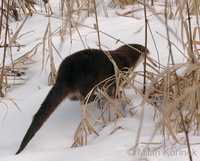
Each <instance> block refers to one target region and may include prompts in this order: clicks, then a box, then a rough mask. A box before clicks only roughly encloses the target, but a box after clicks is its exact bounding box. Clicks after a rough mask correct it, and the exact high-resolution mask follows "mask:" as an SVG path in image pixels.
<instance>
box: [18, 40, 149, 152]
mask: <svg viewBox="0 0 200 161" xmlns="http://www.w3.org/2000/svg"><path fill="white" fill-rule="evenodd" d="M130 46H132V47H134V48H136V49H137V50H139V51H141V52H143V53H144V52H145V47H144V46H142V45H139V44H130ZM146 51H147V53H148V50H146ZM109 53H110V54H111V56H112V57H113V59H114V61H115V62H116V64H117V66H118V68H119V69H122V68H124V67H128V68H130V67H133V68H134V67H135V66H136V64H137V63H138V61H139V59H140V58H141V53H140V52H138V51H136V50H134V49H132V48H130V47H128V46H126V45H123V46H121V47H120V48H118V49H116V50H113V51H109ZM112 75H114V68H113V64H112V63H111V61H110V60H109V59H108V57H107V55H106V54H105V53H104V52H103V51H101V50H97V49H86V50H82V51H79V52H76V53H74V54H72V55H70V56H68V57H67V58H65V60H63V62H62V63H61V65H60V68H59V70H58V76H57V80H56V83H55V85H54V86H53V87H52V89H51V90H50V92H49V93H48V95H47V97H46V98H45V100H44V102H43V103H42V105H41V107H40V108H39V110H38V111H37V113H36V114H35V115H34V118H33V121H32V123H31V125H30V127H29V129H28V131H27V133H26V135H25V136H24V138H23V140H22V143H21V145H20V148H19V150H18V151H17V153H16V154H19V153H20V152H21V151H22V150H23V149H24V148H25V147H26V145H27V144H28V143H29V141H30V140H31V139H32V138H33V136H34V135H35V133H36V132H37V131H38V130H39V129H40V128H41V126H42V125H43V124H44V122H45V121H46V120H47V119H48V118H49V116H50V115H51V114H52V113H53V111H54V110H55V109H56V107H57V106H58V105H59V104H60V103H61V102H62V101H63V100H64V99H65V98H66V97H68V98H70V99H71V100H83V99H84V98H85V97H86V95H87V94H88V93H89V92H90V90H91V89H92V88H93V87H94V86H95V85H97V84H98V83H100V82H101V81H103V80H104V79H106V78H108V77H110V76H112ZM112 88H115V87H112ZM111 90H112V89H111ZM111 94H112V92H110V94H109V95H111ZM91 98H92V97H91ZM90 101H92V99H91V100H90Z"/></svg>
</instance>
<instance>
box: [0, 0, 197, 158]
mask: <svg viewBox="0 0 200 161" xmlns="http://www.w3.org/2000/svg"><path fill="white" fill-rule="evenodd" d="M51 4H52V5H51V6H52V9H53V11H54V14H56V15H57V16H58V15H59V10H58V8H59V7H58V2H57V0H51ZM159 4H161V5H160V6H159ZM156 5H157V6H156V7H155V8H154V9H155V11H154V12H158V13H160V12H164V9H163V6H162V3H156ZM135 7H136V8H142V5H136V6H135ZM131 8H132V6H127V7H126V9H124V10H122V9H120V8H119V7H116V8H109V7H108V8H107V11H108V17H106V16H105V15H104V12H103V9H102V7H101V5H98V21H99V29H100V30H101V31H103V32H105V33H107V34H109V35H111V36H113V37H115V38H116V39H119V40H121V41H123V42H125V43H139V44H143V45H144V41H145V38H144V36H145V34H144V33H145V31H144V13H143V10H141V11H138V12H136V13H134V14H133V17H132V18H131V17H122V16H118V15H117V14H116V11H118V12H119V13H125V12H126V11H129V10H130V9H131ZM38 10H40V7H38ZM43 13H44V12H43ZM152 14H153V12H152V11H150V10H149V11H148V22H149V24H150V26H151V30H152V33H153V35H154V39H155V41H156V45H157V48H158V52H159V54H160V61H161V62H162V64H163V65H166V64H167V59H166V58H167V57H168V55H167V53H168V48H167V47H168V46H167V41H166V39H164V38H163V37H161V36H160V35H159V34H157V33H156V32H158V33H160V34H162V35H164V36H165V37H166V28H165V26H164V24H163V23H161V22H160V20H159V19H158V18H157V16H155V15H152ZM159 17H160V18H161V19H162V20H164V17H163V15H159ZM50 21H51V30H52V32H53V31H55V30H56V29H58V28H59V27H60V26H61V25H62V24H61V23H62V22H61V21H60V20H58V19H56V18H50ZM21 23H22V21H20V22H10V24H9V25H10V28H12V30H13V31H16V30H17V27H19V25H20V24H21ZM47 23H48V18H47V17H46V16H44V15H42V14H33V16H32V17H30V18H29V19H28V20H27V22H26V23H25V25H24V26H23V29H22V30H21V32H20V34H24V33H26V34H25V35H23V36H22V37H21V38H20V39H18V40H17V42H18V43H19V44H20V45H25V46H24V47H21V48H20V50H19V51H17V49H16V48H13V50H12V59H14V60H15V59H16V58H18V57H20V56H21V55H23V54H24V53H26V52H28V51H30V50H31V49H32V48H33V47H34V46H35V45H37V44H38V43H41V42H42V38H43V36H44V33H45V30H46V26H47ZM168 23H169V26H171V28H172V30H173V31H175V33H176V35H174V34H172V33H171V35H170V38H171V41H172V42H175V43H176V45H177V46H178V47H180V48H181V43H180V42H179V39H180V35H179V34H180V23H179V22H178V18H174V19H169V20H168ZM93 24H95V18H94V16H91V17H87V18H86V19H85V20H84V25H87V26H90V27H93ZM192 25H193V27H195V26H196V24H195V18H193V19H192ZM175 28H176V30H175ZM78 29H79V32H80V34H81V35H82V38H83V40H84V41H85V40H86V41H87V45H88V46H89V47H91V48H98V47H97V46H96V42H98V39H97V34H96V32H94V30H92V29H90V28H87V27H84V26H78ZM148 33H150V32H148ZM100 38H101V44H102V47H103V48H104V49H105V50H108V49H115V48H117V47H119V46H121V45H122V44H121V43H116V40H114V39H112V38H111V37H109V36H107V35H105V34H101V35H100ZM52 39H53V43H54V45H55V46H56V47H57V48H58V50H59V53H60V54H61V56H62V57H63V58H64V57H66V56H68V55H69V54H71V53H73V52H75V51H79V50H82V49H84V46H83V45H82V42H81V40H80V38H79V35H78V33H77V31H76V30H74V31H73V34H72V39H73V40H72V44H70V38H69V35H66V37H65V41H64V42H62V41H61V40H60V36H59V34H55V35H53V37H52ZM71 45H72V46H71ZM148 49H149V50H150V57H152V58H154V59H155V60H157V59H158V58H157V53H156V49H155V46H154V44H153V39H152V37H151V35H150V34H148ZM173 51H174V53H176V50H175V49H173ZM46 53H48V51H46ZM54 53H55V51H54ZM1 56H2V55H0V57H1ZM42 56H43V55H42V47H39V49H38V51H37V53H36V55H35V56H34V57H33V59H34V61H35V63H32V64H30V65H27V67H28V69H27V71H26V73H25V76H26V78H27V81H26V83H25V84H24V85H21V86H18V87H15V88H11V90H10V91H9V93H8V94H7V95H6V97H5V98H3V99H1V100H0V101H2V102H0V122H1V125H0V161H66V160H67V161H77V160H80V161H116V160H118V161H123V160H124V161H129V160H130V161H132V160H140V159H144V160H145V159H146V160H149V161H165V160H173V161H187V160H189V158H188V153H187V147H186V145H184V144H177V143H176V142H174V141H173V140H171V141H170V142H168V143H166V145H165V149H164V148H163V147H162V148H160V149H158V150H156V151H154V152H153V151H150V150H149V149H145V146H146V144H141V145H140V146H139V149H138V150H137V152H136V155H135V156H133V151H132V150H130V148H132V147H133V146H134V145H135V141H136V138H137V132H138V129H139V125H140V114H141V112H140V111H138V112H137V113H136V115H135V116H134V117H131V116H130V114H129V113H128V112H124V113H125V116H126V117H125V118H120V119H119V120H118V121H117V123H116V124H115V123H111V124H109V125H108V126H106V127H104V128H103V129H101V130H100V131H98V133H99V136H98V137H91V138H89V144H88V145H86V146H83V147H79V148H71V145H72V144H73V141H74V140H73V137H74V133H75V131H76V128H77V126H78V124H79V122H80V120H81V105H80V103H79V102H72V101H70V100H68V99H66V100H65V101H63V102H62V104H61V105H59V107H58V108H57V110H56V111H55V112H54V113H53V115H52V116H51V117H50V118H49V119H48V121H47V122H46V123H45V124H44V126H43V127H42V128H41V129H40V130H39V132H38V133H37V134H36V135H35V137H34V138H33V139H32V140H31V142H30V143H29V144H28V146H27V147H26V148H25V150H24V151H23V152H22V153H20V154H19V155H15V153H16V151H17V150H18V148H19V145H20V143H21V141H22V138H23V136H24V134H25V132H26V131H27V128H28V127H29V125H30V122H31V120H32V117H33V115H34V114H35V113H36V111H37V110H38V108H39V107H40V105H41V103H42V101H43V100H44V98H45V97H46V95H47V93H48V91H49V90H50V88H51V87H50V86H48V85H47V82H48V72H49V71H50V69H49V65H48V63H49V62H47V65H46V66H45V70H44V71H42V73H41V69H42ZM46 57H47V56H46ZM174 57H175V63H180V62H183V61H185V60H184V59H183V58H181V57H180V54H177V55H176V54H175V55H174ZM7 59H8V60H7V64H9V61H10V60H9V58H7ZM54 59H55V66H56V68H58V66H59V64H60V62H61V61H62V59H61V58H60V57H59V55H58V54H56V53H55V54H54ZM45 63H46V62H45ZM136 70H143V66H142V65H139V66H138V67H137V69H136ZM127 96H128V97H129V98H130V99H131V103H132V106H134V105H135V106H136V105H138V104H139V103H140V102H141V100H142V99H141V98H140V96H138V95H136V94H135V93H134V92H132V91H130V90H128V89H127ZM8 99H13V100H14V101H15V102H16V103H17V105H18V107H19V108H20V110H21V112H20V111H19V110H18V108H17V107H16V106H15V105H14V104H13V103H12V102H11V101H10V100H8ZM3 102H4V103H6V104H7V106H6V105H5V104H4V103H3ZM127 108H128V107H127ZM127 111H128V110H127ZM153 115H154V109H153V107H152V106H151V105H147V106H146V107H145V116H144V122H143V126H142V132H141V135H140V140H139V143H148V141H149V139H150V138H151V136H152V133H153V132H154V129H155V128H156V122H154V121H153ZM117 127H122V128H121V129H118V130H117V131H116V132H114V133H113V134H111V135H110V133H111V132H112V131H113V130H114V129H115V128H117ZM189 136H190V142H191V144H192V143H200V138H199V137H198V136H193V134H192V133H191V134H189ZM178 138H182V139H181V140H180V142H184V141H185V136H184V134H183V133H181V134H179V136H178ZM152 142H153V143H158V144H155V145H153V146H154V147H159V146H160V145H161V144H162V143H163V138H162V135H160V133H159V131H158V132H157V133H156V135H155V137H154V139H153V140H152ZM191 150H192V156H193V160H194V161H198V160H199V159H198V158H199V157H200V148H199V145H198V144H197V145H193V146H191Z"/></svg>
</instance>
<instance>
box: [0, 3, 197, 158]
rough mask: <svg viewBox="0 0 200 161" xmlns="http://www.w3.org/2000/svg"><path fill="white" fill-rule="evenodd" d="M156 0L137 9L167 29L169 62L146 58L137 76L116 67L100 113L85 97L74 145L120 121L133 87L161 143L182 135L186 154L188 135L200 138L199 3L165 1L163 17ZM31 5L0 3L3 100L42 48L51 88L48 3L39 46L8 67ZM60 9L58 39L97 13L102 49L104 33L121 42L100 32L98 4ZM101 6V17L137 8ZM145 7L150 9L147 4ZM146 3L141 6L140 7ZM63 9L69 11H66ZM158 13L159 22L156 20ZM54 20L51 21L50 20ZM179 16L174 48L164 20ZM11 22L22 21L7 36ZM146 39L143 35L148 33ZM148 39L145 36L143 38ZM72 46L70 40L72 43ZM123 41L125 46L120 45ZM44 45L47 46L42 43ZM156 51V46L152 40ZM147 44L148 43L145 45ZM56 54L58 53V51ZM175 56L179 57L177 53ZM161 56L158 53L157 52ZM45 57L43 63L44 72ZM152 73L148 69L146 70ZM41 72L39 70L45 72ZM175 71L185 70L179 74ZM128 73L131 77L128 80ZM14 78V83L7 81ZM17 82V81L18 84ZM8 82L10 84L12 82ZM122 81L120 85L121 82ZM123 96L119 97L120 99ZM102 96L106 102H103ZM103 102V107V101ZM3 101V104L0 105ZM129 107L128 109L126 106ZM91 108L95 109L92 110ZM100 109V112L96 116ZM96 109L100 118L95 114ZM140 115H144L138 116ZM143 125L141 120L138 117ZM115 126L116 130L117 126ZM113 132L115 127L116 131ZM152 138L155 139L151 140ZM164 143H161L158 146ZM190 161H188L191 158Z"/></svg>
mask: <svg viewBox="0 0 200 161" xmlns="http://www.w3.org/2000/svg"><path fill="white" fill-rule="evenodd" d="M157 1H159V0H154V1H153V0H152V1H150V2H148V1H147V2H145V3H144V4H141V3H140V5H141V9H143V10H144V11H146V10H147V9H148V10H152V15H154V16H157V17H158V18H159V19H160V22H161V23H164V24H165V25H166V31H167V34H168V35H167V36H166V37H164V36H163V35H161V34H160V33H157V34H159V35H160V36H162V37H163V38H164V39H166V40H167V41H168V49H169V53H168V58H167V59H168V60H169V61H168V64H167V66H163V65H162V64H160V62H159V61H156V60H152V59H150V58H146V59H145V64H144V66H145V68H144V69H145V70H144V71H140V72H133V71H132V70H130V71H129V72H121V71H119V70H117V69H116V71H117V72H116V75H115V76H113V77H111V78H109V79H107V80H105V81H104V82H102V83H103V84H104V85H102V87H101V88H97V89H98V92H99V95H98V97H97V98H96V102H97V104H98V106H99V109H96V110H95V108H96V106H97V104H89V105H88V104H87V100H88V99H89V97H90V93H89V94H88V96H87V97H86V98H85V102H84V103H86V104H83V105H82V121H81V122H80V124H79V126H78V128H77V131H76V133H75V137H74V139H75V142H74V144H73V147H76V146H82V145H85V144H87V136H88V135H90V134H92V133H94V134H96V135H97V136H98V131H96V130H95V127H94V125H96V124H99V126H101V127H102V128H103V127H105V126H106V125H107V124H108V123H110V122H115V123H116V122H117V119H118V118H120V117H123V110H124V108H125V106H126V105H127V104H129V105H130V101H129V99H128V98H127V97H126V95H125V92H124V88H126V87H128V86H129V88H132V90H133V91H134V92H135V93H136V94H139V95H141V97H142V98H143V100H142V102H141V104H140V105H139V106H140V107H141V108H143V106H145V104H146V103H147V104H151V105H153V106H154V109H155V117H154V119H155V120H156V123H157V125H158V128H157V129H156V130H160V132H161V134H162V135H163V137H164V141H167V140H168V139H169V138H171V137H172V138H173V139H174V140H175V141H176V142H177V143H179V138H178V137H177V134H178V133H185V138H186V142H185V144H186V145H187V146H188V150H189V151H190V143H189V136H188V133H189V132H191V131H192V132H193V133H194V134H195V135H200V109H199V104H200V60H199V59H200V53H199V50H200V46H199V45H200V26H199V16H200V12H199V6H200V1H198V0H189V1H187V0H177V1H175V3H174V2H172V1H167V0H166V1H165V3H163V6H164V8H165V11H163V13H156V12H155V10H154V8H151V7H150V6H152V5H153V4H154V3H156V2H157ZM34 2H35V1H23V0H16V1H14V0H13V1H12V0H2V1H1V8H0V9H1V17H0V18H1V21H0V22H1V29H0V38H1V44H0V47H1V48H3V49H4V50H3V60H2V61H1V64H0V65H1V67H0V72H1V74H0V97H3V96H4V95H5V93H7V92H6V91H7V90H8V89H9V88H10V87H11V86H16V85H23V83H25V78H24V77H23V76H24V73H25V71H26V70H27V68H28V66H24V64H26V62H27V61H28V62H32V63H34V59H32V57H33V56H34V55H35V54H37V49H38V47H40V46H42V48H43V55H44V56H45V55H46V49H48V50H47V51H48V53H47V55H48V56H46V57H48V58H49V61H50V66H51V72H50V73H49V85H52V84H53V83H54V81H55V77H56V69H55V65H54V56H53V55H54V54H55V52H54V51H57V49H56V47H55V46H54V43H53V42H52V35H53V34H54V33H53V31H51V25H50V24H51V16H54V15H53V14H52V10H51V6H50V4H49V3H48V1H43V3H44V4H45V6H46V14H47V15H48V18H49V24H48V26H47V28H46V32H45V33H44V36H43V40H41V43H39V44H37V45H36V46H35V47H34V48H33V49H31V50H30V51H28V52H27V53H25V54H24V55H23V56H21V57H20V58H18V59H17V60H13V62H12V64H11V65H7V64H6V55H7V54H8V53H10V52H11V51H12V48H13V47H20V45H19V44H17V41H16V38H17V37H18V36H19V32H20V30H21V28H22V27H23V24H24V23H26V20H27V18H28V17H29V16H30V15H32V14H34V12H37V11H36V9H35V7H34ZM59 3H60V6H61V7H60V10H61V13H62V14H61V15H62V18H60V17H58V19H62V21H63V25H62V26H61V27H60V29H59V31H56V32H57V33H59V34H60V36H61V39H64V36H65V35H66V34H68V35H69V36H70V37H71V35H72V31H77V32H79V31H78V28H77V25H82V26H83V27H88V26H84V25H83V24H80V21H78V20H82V21H84V18H85V14H83V13H86V15H87V16H90V15H92V14H94V15H95V18H96V24H95V25H94V28H93V30H94V31H96V34H97V36H98V42H97V45H98V46H99V47H100V48H101V39H100V36H99V33H101V34H105V35H107V36H109V37H111V38H113V40H115V41H119V38H114V37H112V36H111V35H109V34H107V33H104V32H103V31H100V30H99V28H98V15H97V12H96V1H95V0H94V1H87V0H85V1H84V0H78V1H73V2H71V1H69V0H60V1H59ZM101 4H102V6H103V11H102V12H104V14H105V16H108V14H107V9H106V8H107V7H116V6H118V5H119V6H120V7H121V8H125V7H126V5H135V4H138V1H135V0H132V1H127V0H124V1H123V0H120V1H119V0H111V1H110V3H109V4H108V5H106V4H105V2H104V1H101ZM147 4H148V5H147ZM144 5H145V7H143V6H144ZM66 11H67V12H66ZM138 11H139V10H134V8H133V10H130V11H129V12H125V13H124V14H119V13H117V14H118V15H119V16H125V17H133V18H134V16H133V13H135V12H138ZM73 15H77V16H76V18H74V17H73ZM160 15H162V19H161V18H160ZM191 16H193V18H195V19H196V24H197V25H196V27H192V25H191ZM54 18H55V17H54ZM173 18H178V19H179V21H180V24H181V35H180V36H179V39H180V40H181V42H182V49H180V48H179V47H177V46H176V45H175V42H172V41H171V40H170V36H169V33H170V34H174V35H175V34H176V31H173V30H172V29H171V28H169V27H168V20H170V19H173ZM13 20H16V21H17V20H21V21H23V22H24V23H23V24H22V26H21V27H19V29H18V30H17V32H16V33H14V34H11V33H10V32H11V30H9V25H8V24H9V22H10V21H13ZM145 23H146V32H151V27H150V25H149V23H148V17H146V18H145V22H144V24H145ZM146 35H147V34H146ZM145 39H147V37H146V38H145ZM80 40H81V41H82V43H83V45H84V46H85V47H86V46H87V44H85V43H84V41H83V40H82V37H81V36H80ZM71 43H72V42H71ZM121 43H123V42H121ZM46 44H48V45H46ZM154 44H155V47H156V42H154ZM146 45H147V46H148V44H146ZM172 47H174V48H176V49H177V51H179V53H178V54H180V55H183V56H184V57H185V59H186V60H185V62H184V63H182V64H175V63H174V57H173V55H174V52H173V51H172ZM56 54H59V53H57V52H56ZM176 54H177V53H176ZM158 55H159V53H158ZM45 61H46V60H45V57H44V60H43V67H42V68H43V69H44V68H45V67H44V64H45V63H44V62H45ZM146 67H147V68H148V69H150V70H151V71H153V72H150V71H147V68H146ZM43 69H42V70H43ZM179 71H183V72H182V73H181V74H180V72H179ZM127 75H129V77H127ZM137 77H144V83H143V88H144V89H145V90H144V91H145V92H144V93H142V92H141V91H140V89H138V88H137V87H136V86H135V85H134V82H136V81H137ZM11 80H12V81H11ZM16 80H19V81H16ZM115 81H116V83H117V89H116V95H115V97H114V98H110V97H109V96H108V95H107V94H106V89H107V87H108V86H109V85H110V83H115ZM10 82H12V83H10ZM119 82H122V83H119ZM121 95H122V97H121ZM102 98H104V99H105V100H106V101H102V100H103V99H102ZM105 102H106V103H105ZM0 103H2V101H0ZM130 106H131V105H130ZM94 107H95V108H94ZM135 108H136V107H132V108H130V110H129V111H130V113H131V114H132V115H134V114H135V111H134V109H135ZM96 111H98V112H96ZM99 111H100V114H99ZM141 116H142V115H141ZM141 126H142V118H141ZM118 128H119V127H118ZM118 128H116V129H113V132H115V130H117V129H118ZM139 136H140V129H138V138H137V141H136V143H135V145H136V146H134V147H133V149H135V148H137V146H139ZM152 138H153V136H152ZM162 144H164V143H162ZM190 160H192V158H191V155H190Z"/></svg>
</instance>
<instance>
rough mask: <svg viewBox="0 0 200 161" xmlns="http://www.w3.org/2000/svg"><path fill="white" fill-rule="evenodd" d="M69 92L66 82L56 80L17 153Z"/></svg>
mask: <svg viewBox="0 0 200 161" xmlns="http://www.w3.org/2000/svg"><path fill="white" fill-rule="evenodd" d="M68 93H69V91H68V89H67V87H66V85H65V84H64V83H62V82H56V84H55V85H54V86H53V87H52V89H51V90H50V92H49V94H48V95H47V97H46V99H45V100H44V102H43V103H42V105H41V107H40V109H39V110H38V111H37V113H36V114H35V115H34V118H33V121H32V123H31V125H30V127H29V129H28V131H27V132H26V135H25V136H24V138H23V140H22V142H21V145H20V148H19V150H18V151H17V153H16V154H19V153H20V152H21V151H22V150H23V149H24V148H25V147H26V145H27V144H28V143H29V141H30V140H31V139H32V138H33V136H34V135H35V133H36V132H37V131H38V130H39V129H40V128H41V127H42V125H43V124H44V122H45V121H46V120H47V119H48V118H49V116H50V115H51V114H52V113H53V111H54V110H55V109H56V107H57V106H58V105H59V104H60V103H61V102H62V101H63V99H64V98H65V97H66V96H67V95H68Z"/></svg>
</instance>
